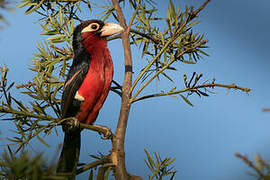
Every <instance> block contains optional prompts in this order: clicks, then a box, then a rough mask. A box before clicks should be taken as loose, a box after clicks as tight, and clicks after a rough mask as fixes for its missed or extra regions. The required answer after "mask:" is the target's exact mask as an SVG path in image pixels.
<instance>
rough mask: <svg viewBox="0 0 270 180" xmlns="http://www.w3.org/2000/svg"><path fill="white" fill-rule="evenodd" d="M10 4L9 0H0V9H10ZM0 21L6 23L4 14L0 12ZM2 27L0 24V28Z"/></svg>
mask: <svg viewBox="0 0 270 180" xmlns="http://www.w3.org/2000/svg"><path fill="white" fill-rule="evenodd" d="M9 5H10V2H8V1H7V0H0V11H2V10H8V11H10V10H11V8H10V7H9ZM0 22H4V23H7V21H6V20H5V18H4V16H3V14H2V13H0ZM1 28H2V27H1V26H0V29H1Z"/></svg>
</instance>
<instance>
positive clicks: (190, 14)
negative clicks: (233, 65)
mask: <svg viewBox="0 0 270 180" xmlns="http://www.w3.org/2000/svg"><path fill="white" fill-rule="evenodd" d="M106 2H107V1H106ZM114 2H115V1H114ZM208 2H209V0H207V1H206V2H205V3H204V4H203V5H202V6H201V7H199V8H198V9H196V10H194V7H193V6H191V7H187V6H186V7H180V6H179V7H175V5H174V3H173V2H172V1H170V5H169V7H168V13H167V17H166V18H160V16H159V14H158V10H157V9H156V7H155V2H154V1H152V0H129V1H128V2H127V1H123V0H120V1H119V3H120V5H121V6H122V7H124V6H125V7H126V6H128V5H129V6H128V8H127V9H129V11H132V12H133V14H132V17H131V19H130V21H129V24H128V26H127V28H126V32H128V33H130V44H131V45H134V46H136V47H137V49H138V51H140V54H141V59H143V63H142V64H140V69H141V71H140V72H136V73H135V74H136V77H135V80H134V81H133V82H132V83H131V84H130V87H128V90H129V92H128V94H129V95H128V98H129V99H128V103H127V104H132V103H134V102H137V101H140V100H144V99H147V98H152V97H158V96H174V95H179V96H180V97H181V98H182V99H183V100H184V102H186V103H187V104H189V105H192V103H191V102H190V101H189V99H188V98H189V96H191V95H193V94H197V95H199V96H200V97H201V96H204V97H207V96H208V95H209V94H208V92H210V91H209V89H213V88H214V87H223V88H229V89H236V90H242V91H244V92H249V91H250V89H248V88H242V87H239V86H237V85H235V84H231V85H225V84H217V83H216V82H215V79H213V80H212V82H207V81H205V82H202V83H201V81H200V80H201V78H202V74H199V73H195V72H194V73H193V74H192V76H191V77H190V78H189V79H188V78H187V75H185V74H184V75H183V80H184V83H183V84H181V85H180V87H178V86H179V85H178V84H176V83H174V82H175V79H173V78H174V77H179V76H172V75H171V73H178V72H177V69H178V65H179V64H181V63H185V64H191V65H192V64H196V63H197V62H198V61H199V60H200V59H201V57H202V56H207V53H206V52H205V49H206V48H207V46H206V43H207V42H208V40H207V39H205V36H204V34H202V33H199V32H198V33H194V30H193V27H194V26H195V25H196V24H198V23H199V20H198V13H199V12H200V11H201V10H202V9H204V7H205V6H206V4H207V3H208ZM107 3H108V2H107ZM117 3H118V1H117ZM93 5H95V4H94V3H93V2H92V1H91V2H90V1H89V0H78V1H45V0H39V1H32V0H21V4H19V5H18V7H20V8H27V9H26V11H25V14H36V15H38V16H39V23H40V26H41V28H42V32H41V35H43V36H44V39H45V38H46V39H45V40H44V42H39V43H37V53H35V54H34V57H33V58H32V59H31V60H30V61H31V63H32V66H31V68H30V70H31V71H33V72H34V76H33V78H32V79H31V80H29V82H27V83H24V84H17V85H16V88H17V89H19V90H21V94H23V95H26V96H27V99H28V100H29V101H28V102H27V103H25V102H22V101H19V100H17V98H16V97H17V95H16V96H15V95H13V93H12V89H13V87H14V83H10V82H8V79H7V72H8V69H7V67H2V68H1V69H0V72H1V82H0V83H1V84H0V92H1V105H0V112H1V114H3V115H5V117H4V118H2V119H5V120H11V121H12V122H13V123H14V124H15V127H16V130H15V132H16V135H17V136H15V137H13V138H10V139H9V140H10V141H11V142H13V143H14V144H15V145H17V147H18V149H17V151H19V150H21V149H24V147H25V145H27V144H28V143H29V142H30V140H32V139H33V138H37V139H38V140H39V141H40V142H41V143H43V144H44V145H46V146H49V144H47V143H46V142H45V141H44V139H43V138H42V137H44V135H50V134H51V133H52V131H55V132H56V133H57V130H56V127H57V126H59V125H61V124H62V123H63V122H64V121H66V120H67V119H61V118H60V97H61V94H62V87H63V84H64V80H65V75H66V72H67V70H68V69H69V67H70V63H71V61H70V60H71V59H72V56H73V50H72V45H71V43H72V33H73V29H74V24H78V23H79V21H81V19H84V18H82V17H80V13H81V12H82V11H83V10H85V9H87V11H92V6H93ZM96 6H99V3H97V5H96ZM99 7H101V8H103V12H102V13H101V14H100V16H101V18H102V19H103V20H106V19H112V18H114V19H115V20H116V21H119V15H117V14H119V12H116V8H115V6H114V5H113V4H109V5H107V6H99ZM118 38H120V36H119V35H116V36H114V37H112V38H111V39H110V40H114V39H118ZM124 48H126V47H124ZM154 80H157V81H156V82H158V81H160V80H162V81H168V82H172V83H170V85H172V86H171V87H169V88H168V89H162V90H160V92H158V93H153V94H146V93H145V92H144V93H143V90H144V89H145V88H146V87H149V85H150V84H151V83H153V81H154ZM177 85H178V86H177ZM181 86H183V87H184V88H182V87H181ZM124 89H127V87H124V85H123V84H121V83H118V82H116V81H114V86H113V87H112V89H111V90H112V91H113V92H116V93H117V94H119V95H120V97H122V98H123V97H125V96H122V93H123V91H124ZM122 90H123V91H122ZM129 108H130V106H129ZM81 127H84V128H90V126H88V127H87V126H86V125H83V124H81ZM90 129H91V128H90ZM146 154H147V158H148V161H147V162H146V163H147V165H148V167H149V168H150V169H151V171H152V173H153V175H152V176H150V178H154V177H155V178H157V179H161V177H162V176H165V175H172V177H171V179H172V178H173V177H174V174H175V173H176V171H172V169H170V168H168V166H169V165H170V164H171V163H172V162H173V160H174V159H170V158H165V159H164V160H162V159H161V158H160V156H158V155H157V154H155V156H156V160H155V161H156V162H155V163H154V161H153V159H152V158H151V156H150V155H149V153H148V152H147V151H146ZM105 157H106V158H105ZM108 162H109V163H112V158H109V159H108V157H107V156H104V157H102V158H101V159H97V160H96V161H94V162H91V163H89V164H87V165H84V166H83V167H81V168H80V169H79V170H78V173H81V172H84V171H86V170H89V169H93V168H97V166H100V165H103V164H106V163H108ZM113 167H114V166H113V165H112V166H109V167H107V168H104V167H103V166H101V167H100V168H99V172H101V174H103V176H102V177H103V178H104V175H105V177H106V176H107V175H108V173H109V172H110V171H111V169H110V168H112V169H113ZM91 173H92V175H91ZM90 177H93V171H92V170H90Z"/></svg>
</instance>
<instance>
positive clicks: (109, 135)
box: [94, 124, 113, 140]
mask: <svg viewBox="0 0 270 180" xmlns="http://www.w3.org/2000/svg"><path fill="white" fill-rule="evenodd" d="M94 126H95V127H97V128H99V129H102V130H103V131H99V134H103V136H102V137H101V139H104V140H106V139H111V138H112V136H113V133H112V131H111V129H110V128H108V127H106V126H100V125H97V124H94ZM104 131H105V132H104Z"/></svg>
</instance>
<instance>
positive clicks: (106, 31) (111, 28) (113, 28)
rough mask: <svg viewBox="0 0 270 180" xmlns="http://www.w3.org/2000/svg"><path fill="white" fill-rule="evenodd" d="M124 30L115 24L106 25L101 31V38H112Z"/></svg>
mask: <svg viewBox="0 0 270 180" xmlns="http://www.w3.org/2000/svg"><path fill="white" fill-rule="evenodd" d="M123 30H124V28H122V27H121V26H120V25H118V24H115V23H106V24H104V26H103V27H102V29H101V30H100V32H101V34H100V36H111V35H114V34H116V33H119V32H122V31H123Z"/></svg>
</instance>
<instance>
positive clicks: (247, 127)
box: [0, 0, 270, 180]
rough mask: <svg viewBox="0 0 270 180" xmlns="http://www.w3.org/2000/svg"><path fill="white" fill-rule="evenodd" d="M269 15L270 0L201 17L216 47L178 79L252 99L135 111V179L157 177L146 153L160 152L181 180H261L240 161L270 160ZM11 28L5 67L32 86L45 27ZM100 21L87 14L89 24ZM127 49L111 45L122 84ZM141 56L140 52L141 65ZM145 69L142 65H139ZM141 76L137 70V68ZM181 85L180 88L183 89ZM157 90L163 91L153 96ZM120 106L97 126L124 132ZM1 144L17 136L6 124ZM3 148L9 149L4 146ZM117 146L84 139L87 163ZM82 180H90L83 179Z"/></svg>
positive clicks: (165, 102) (3, 38) (217, 97)
mask: <svg viewBox="0 0 270 180" xmlns="http://www.w3.org/2000/svg"><path fill="white" fill-rule="evenodd" d="M174 2H175V3H176V4H178V5H184V4H187V3H188V4H193V5H194V6H195V7H198V6H199V5H200V4H201V3H202V2H203V1H202V0H199V1H198V0H189V1H187V0H184V1H176V0H175V1H174ZM167 4H168V3H167V2H166V1H162V3H159V4H158V7H159V9H160V13H161V14H162V15H163V16H164V14H165V13H166V8H164V7H167ZM269 7H270V2H269V1H268V0H258V1H252V0H245V1H244V0H238V1H233V0H228V1H212V2H211V3H210V4H209V5H208V6H207V8H206V9H205V10H204V11H203V12H201V18H200V20H201V23H200V24H199V25H197V26H196V31H199V32H203V33H205V34H206V37H207V39H209V43H208V45H209V47H210V48H209V49H208V50H207V52H208V53H209V54H210V56H209V57H204V58H203V59H202V60H201V61H200V62H199V63H198V64H196V65H181V64H179V66H178V70H179V71H178V73H177V76H178V77H182V76H183V74H184V73H187V74H188V75H191V74H192V72H194V71H196V72H198V73H203V74H204V78H205V79H212V78H213V77H215V78H216V80H217V82H219V83H224V84H231V83H236V84H238V85H241V86H243V87H249V88H251V89H252V91H251V92H250V93H249V94H246V93H243V92H239V91H233V90H225V89H216V94H213V95H211V96H210V97H203V98H199V97H196V96H194V97H192V98H191V101H192V103H193V104H194V107H190V106H188V105H187V104H186V103H184V102H183V101H182V100H181V99H174V98H171V97H162V98H156V99H149V100H146V101H142V102H138V103H135V104H134V105H133V106H132V108H131V113H130V117H129V124H128V129H127V137H126V155H127V167H128V171H129V172H130V173H134V174H138V175H140V176H142V177H144V178H145V179H146V177H147V174H149V171H148V170H147V169H146V166H145V165H144V159H145V154H144V148H146V149H147V150H148V151H149V152H151V153H153V152H159V153H160V155H161V156H162V157H167V156H170V157H175V158H176V161H175V163H174V166H175V169H177V170H178V173H177V176H176V177H177V178H176V179H185V180H186V179H187V180H193V179H194V180H195V179H207V180H227V179H231V180H241V179H245V180H246V179H247V180H248V179H253V178H252V177H250V176H248V175H247V172H249V171H250V169H248V167H247V166H246V165H245V164H244V163H243V162H242V161H241V160H239V159H237V158H235V156H234V153H235V152H240V153H243V154H247V155H248V156H249V157H251V158H252V157H253V155H255V154H257V153H260V154H261V155H262V156H263V157H264V158H266V159H269V157H270V153H269V151H268V149H269V146H270V143H269V138H270V137H269V136H270V132H269V127H270V114H269V113H263V112H262V111H261V109H262V108H264V107H270V102H269V99H270V94H269V92H268V91H269V88H270V83H269V77H270V71H269V57H270V56H269V55H270V51H269V42H270V37H269V36H268V34H269V32H270V25H269V14H268V12H269ZM5 16H6V19H7V20H8V22H9V25H8V26H4V29H3V30H2V31H0V47H1V48H0V53H1V59H0V63H1V64H5V65H8V67H9V68H10V73H9V78H10V80H12V81H18V82H24V81H26V80H28V79H30V78H31V76H32V73H31V72H30V71H29V70H28V69H27V68H28V67H29V66H30V62H29V59H30V58H31V57H32V55H33V52H36V47H35V43H36V41H42V40H43V39H44V38H45V37H43V36H41V35H40V27H39V24H38V23H37V18H36V17H35V16H31V15H30V16H26V15H24V14H23V10H21V9H16V10H15V11H14V12H13V13H5ZM92 17H95V12H93V14H90V15H89V14H85V19H87V18H92ZM120 45H121V42H120V41H115V42H110V43H109V48H110V50H111V53H112V57H113V60H114V65H115V75H114V78H115V79H118V80H119V81H120V82H121V80H122V79H123V70H124V69H123V58H122V50H121V46H120ZM137 57H138V56H137V52H136V51H134V52H133V58H134V61H137V60H138V61H140V59H136V58H137ZM137 64H138V65H140V64H139V63H136V65H137ZM135 68H136V67H135ZM179 82H180V81H179ZM150 90H154V91H155V89H149V90H148V92H149V91H150ZM119 108H120V99H119V97H118V96H117V95H116V94H114V93H110V94H109V97H108V99H107V101H106V103H105V105H104V107H103V109H102V111H101V113H100V116H99V117H98V120H97V122H96V123H98V124H103V125H107V126H110V127H112V129H114V128H115V127H116V123H117V118H118V113H119ZM1 126H2V127H4V128H1V136H2V137H5V136H7V135H9V134H11V133H10V132H9V131H10V130H11V129H12V126H10V124H9V123H4V122H1ZM62 138H63V135H62V134H60V135H59V136H55V135H53V137H49V138H47V142H48V143H49V144H50V145H51V148H49V149H48V148H46V147H45V146H43V145H42V144H41V143H39V142H33V143H32V147H33V149H34V150H35V151H38V152H44V154H45V155H46V156H48V159H50V158H52V157H53V155H52V154H54V153H56V152H57V150H56V149H57V148H56V147H57V145H58V144H59V143H61V140H62ZM3 142H5V141H2V143H1V144H3ZM109 148H110V143H109V142H105V141H102V140H100V138H99V135H97V134H96V133H94V132H86V131H84V132H83V139H82V153H81V154H82V157H81V160H82V161H84V162H85V161H89V160H90V158H89V156H88V155H89V154H95V153H97V152H98V151H101V152H108V150H109ZM81 178H82V177H81Z"/></svg>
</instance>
